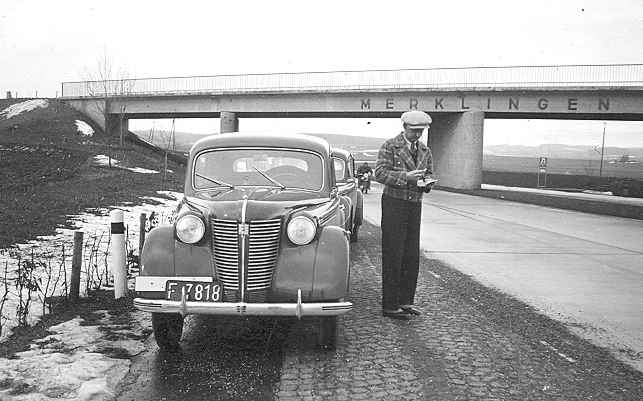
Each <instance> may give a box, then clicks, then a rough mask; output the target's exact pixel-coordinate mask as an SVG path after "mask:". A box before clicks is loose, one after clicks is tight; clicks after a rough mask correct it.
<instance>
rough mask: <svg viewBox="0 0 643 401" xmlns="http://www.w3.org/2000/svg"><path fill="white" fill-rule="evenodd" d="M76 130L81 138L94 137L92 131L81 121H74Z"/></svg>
mask: <svg viewBox="0 0 643 401" xmlns="http://www.w3.org/2000/svg"><path fill="white" fill-rule="evenodd" d="M76 129H77V130H78V132H79V133H80V134H81V135H82V136H93V135H94V129H93V128H92V127H91V126H90V125H89V124H87V123H86V122H84V121H83V120H76Z"/></svg>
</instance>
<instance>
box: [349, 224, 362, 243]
mask: <svg viewBox="0 0 643 401" xmlns="http://www.w3.org/2000/svg"><path fill="white" fill-rule="evenodd" d="M359 227H360V226H359V224H357V223H355V224H353V229H352V230H351V239H350V240H351V242H357V239H358V234H359Z"/></svg>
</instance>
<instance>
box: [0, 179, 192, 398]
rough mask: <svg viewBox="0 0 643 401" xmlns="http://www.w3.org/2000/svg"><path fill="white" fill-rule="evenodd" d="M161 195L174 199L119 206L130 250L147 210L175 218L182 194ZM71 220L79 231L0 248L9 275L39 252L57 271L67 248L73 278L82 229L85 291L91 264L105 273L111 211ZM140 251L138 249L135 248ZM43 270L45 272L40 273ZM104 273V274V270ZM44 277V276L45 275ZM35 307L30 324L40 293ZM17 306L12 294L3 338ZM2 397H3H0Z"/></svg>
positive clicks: (37, 310) (36, 315)
mask: <svg viewBox="0 0 643 401" xmlns="http://www.w3.org/2000/svg"><path fill="white" fill-rule="evenodd" d="M159 194H160V195H164V196H168V197H170V198H172V199H166V198H156V197H154V198H147V197H145V198H142V199H141V202H142V203H141V204H140V205H124V206H120V207H118V209H121V210H123V212H124V213H123V215H124V223H125V226H126V228H127V230H126V231H127V247H128V250H129V249H132V248H135V249H138V243H139V226H140V215H141V213H145V214H146V215H147V216H148V218H149V217H150V216H151V215H152V214H154V216H155V220H156V221H154V222H149V221H148V224H150V223H151V224H153V225H157V224H164V223H168V222H169V221H170V220H171V218H172V211H173V210H174V208H175V207H176V204H177V202H178V200H179V199H180V198H182V196H183V195H182V194H180V193H177V192H171V191H159ZM69 220H71V221H72V222H73V224H74V225H75V226H76V227H77V229H76V230H69V229H57V230H56V234H55V235H51V236H42V237H39V238H38V239H37V240H33V241H29V242H28V243H26V244H15V245H14V246H13V247H12V248H10V249H0V267H1V268H2V269H4V267H5V265H6V267H7V269H8V271H9V277H13V276H14V275H15V273H14V272H15V270H16V264H17V261H18V259H22V260H26V259H29V258H30V257H31V252H35V253H36V258H37V260H40V261H46V260H51V261H52V262H51V263H52V265H53V267H54V271H57V270H56V269H57V268H58V265H59V264H60V263H61V261H62V260H63V254H62V250H63V248H64V249H65V250H66V251H65V255H64V266H65V269H66V270H67V276H66V277H71V258H72V252H71V250H72V249H73V243H74V233H75V232H76V231H82V232H83V233H84V241H83V242H84V245H83V266H82V268H81V287H82V288H81V292H85V290H86V287H85V283H86V282H87V274H88V272H89V271H90V270H91V271H94V269H92V267H91V266H93V265H95V264H97V265H98V268H97V269H95V270H99V271H101V272H104V269H105V260H106V258H105V255H106V253H107V252H108V246H109V241H108V240H109V231H110V220H109V210H108V209H100V210H96V211H95V212H94V213H84V214H82V215H76V216H69ZM135 253H136V254H138V251H137V250H136V251H135ZM41 273H42V272H41ZM101 274H102V273H101ZM42 277H43V279H44V278H45V277H44V276H42ZM62 291H63V285H62V284H59V285H58V292H57V294H61V292H62ZM32 302H33V304H32V307H31V312H30V318H29V323H30V324H34V323H35V322H36V321H37V320H38V319H39V318H40V316H41V313H42V312H41V306H40V305H41V304H42V303H41V301H40V299H39V298H38V294H36V293H34V294H33V296H32ZM15 309H16V297H15V295H12V296H10V298H9V299H8V300H7V302H6V303H5V306H4V311H3V315H4V319H3V325H2V326H3V327H2V335H0V341H3V340H5V339H6V338H7V337H8V336H9V335H10V334H11V329H12V328H13V327H15V325H16V321H15V319H14V316H15ZM0 399H2V398H0Z"/></svg>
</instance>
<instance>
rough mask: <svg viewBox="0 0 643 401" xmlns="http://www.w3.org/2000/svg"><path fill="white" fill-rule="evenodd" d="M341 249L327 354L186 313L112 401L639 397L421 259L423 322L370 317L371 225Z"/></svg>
mask: <svg viewBox="0 0 643 401" xmlns="http://www.w3.org/2000/svg"><path fill="white" fill-rule="evenodd" d="M360 234H361V238H360V241H359V242H358V243H357V244H353V245H352V249H351V258H352V275H351V285H352V290H351V291H352V294H351V299H352V300H353V302H354V304H355V308H354V310H353V311H352V312H350V313H348V314H347V315H344V316H342V317H341V318H340V320H339V337H338V346H337V349H336V350H332V351H330V350H322V349H319V348H317V347H315V326H314V324H312V322H307V321H301V322H297V321H291V320H288V321H283V320H281V321H274V320H272V319H264V320H261V321H255V320H235V319H220V318H212V317H191V318H189V320H188V323H187V325H186V328H185V330H184V335H183V340H182V348H181V350H180V351H179V352H178V353H161V352H160V351H159V350H158V347H157V346H156V344H155V342H154V339H153V337H150V338H149V339H148V340H147V341H146V345H147V351H146V352H144V353H143V354H140V355H139V356H138V357H136V358H135V360H134V361H133V366H132V369H131V372H130V374H129V376H128V377H127V378H126V380H125V382H124V383H123V386H122V388H121V390H122V391H121V395H120V397H119V398H118V399H119V400H270V399H277V400H359V399H369V400H592V399H596V400H639V399H643V374H642V373H640V372H638V371H636V370H633V369H632V368H630V367H629V366H627V365H625V364H623V363H622V362H620V361H617V360H616V359H614V357H612V356H611V355H610V354H609V353H608V352H607V351H606V350H603V349H601V348H598V347H596V346H594V345H592V344H590V343H589V342H587V341H585V340H582V339H580V338H579V337H577V336H575V335H573V334H572V333H570V332H569V330H568V329H567V328H566V327H565V326H564V325H562V324H561V323H559V322H556V321H554V320H552V319H549V318H547V317H545V316H544V315H541V314H539V313H537V312H536V311H535V310H534V309H532V308H531V307H529V306H528V305H526V304H524V303H522V302H520V301H518V300H516V299H514V298H511V297H509V296H507V295H504V294H502V293H500V292H497V291H494V290H491V289H489V288H486V287H484V286H482V285H481V284H479V283H478V282H476V281H474V280H472V279H471V278H470V277H469V276H466V275H464V274H462V273H460V272H458V271H456V270H454V269H452V268H450V267H448V266H447V265H445V264H443V263H441V262H440V261H438V260H435V259H428V258H423V259H422V261H421V269H420V270H421V272H420V278H419V283H418V291H417V297H416V303H417V305H418V306H419V307H420V308H421V309H422V310H423V312H424V314H423V315H422V316H420V317H416V318H414V319H413V320H411V321H397V320H392V319H388V318H384V317H382V316H381V314H380V309H381V304H380V272H379V266H380V247H379V241H380V237H379V228H378V227H376V226H373V225H370V224H367V225H365V226H364V227H363V228H362V230H361V231H360Z"/></svg>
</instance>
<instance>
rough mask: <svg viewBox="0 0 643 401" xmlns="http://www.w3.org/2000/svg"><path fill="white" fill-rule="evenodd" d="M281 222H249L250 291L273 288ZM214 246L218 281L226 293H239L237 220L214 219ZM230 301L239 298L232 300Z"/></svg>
mask: <svg viewBox="0 0 643 401" xmlns="http://www.w3.org/2000/svg"><path fill="white" fill-rule="evenodd" d="M280 234H281V220H280V219H274V220H254V221H251V222H249V229H248V243H247V249H248V258H247V261H246V262H247V266H246V271H247V280H246V290H247V291H249V292H250V291H260V290H264V289H267V288H269V287H270V283H271V282H272V274H273V271H274V269H275V263H276V261H277V254H278V252H279V236H280ZM212 244H213V246H214V262H215V265H216V268H217V277H218V278H219V280H220V281H221V282H222V283H223V286H224V287H225V289H226V293H228V292H229V293H230V295H232V294H233V293H236V292H237V291H239V282H240V280H239V262H240V260H241V257H240V255H239V249H240V247H239V223H238V222H237V221H234V220H220V219H212ZM230 298H236V297H235V296H231V297H230Z"/></svg>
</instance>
